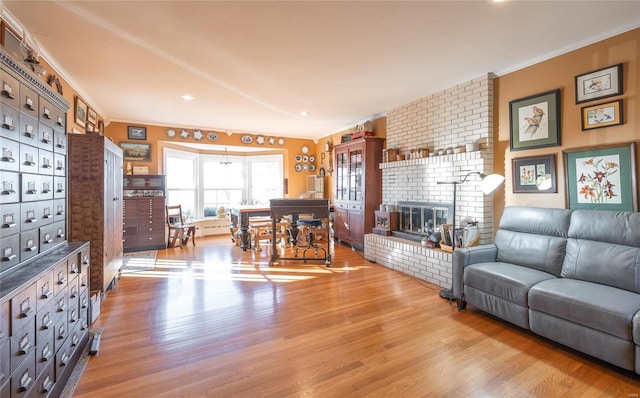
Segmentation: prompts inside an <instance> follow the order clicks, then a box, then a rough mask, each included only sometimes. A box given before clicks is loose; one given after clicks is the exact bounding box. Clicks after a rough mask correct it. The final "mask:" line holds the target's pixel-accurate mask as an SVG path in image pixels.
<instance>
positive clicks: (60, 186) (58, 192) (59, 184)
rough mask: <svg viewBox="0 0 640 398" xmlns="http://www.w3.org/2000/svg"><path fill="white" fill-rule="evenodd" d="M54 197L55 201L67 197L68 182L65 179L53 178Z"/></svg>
mask: <svg viewBox="0 0 640 398" xmlns="http://www.w3.org/2000/svg"><path fill="white" fill-rule="evenodd" d="M53 184H54V188H53V189H54V190H53V197H54V198H55V199H60V198H64V197H66V196H67V180H66V178H64V177H59V176H54V177H53Z"/></svg>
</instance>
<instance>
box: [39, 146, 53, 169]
mask: <svg viewBox="0 0 640 398" xmlns="http://www.w3.org/2000/svg"><path fill="white" fill-rule="evenodd" d="M38 159H39V160H40V168H39V170H40V174H46V175H53V167H54V164H55V163H54V162H53V152H52V151H50V150H45V149H40V150H39V151H38Z"/></svg>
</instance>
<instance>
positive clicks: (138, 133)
mask: <svg viewBox="0 0 640 398" xmlns="http://www.w3.org/2000/svg"><path fill="white" fill-rule="evenodd" d="M127 138H128V139H130V140H141V141H146V139H147V128H146V127H140V126H128V127H127Z"/></svg>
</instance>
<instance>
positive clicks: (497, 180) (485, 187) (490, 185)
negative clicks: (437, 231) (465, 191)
mask: <svg viewBox="0 0 640 398" xmlns="http://www.w3.org/2000/svg"><path fill="white" fill-rule="evenodd" d="M474 174H477V175H478V176H479V177H480V178H481V180H482V182H481V183H480V186H481V187H482V193H483V194H485V195H490V194H492V193H493V191H495V190H496V189H497V188H498V187H499V186H500V185H501V184H502V183H503V182H504V177H503V176H501V175H500V174H489V175H486V174H484V173H480V172H479V171H470V172H468V173H467V174H466V175H465V176H464V177H463V178H462V180H460V181H438V182H437V184H447V185H453V212H452V213H453V214H452V215H451V220H452V222H453V231H454V236H455V230H456V193H457V191H458V184H462V183H464V182H465V181H467V179H468V178H469V176H471V175H474ZM455 248H456V245H455V243H454V244H453V245H452V246H451V250H455ZM440 297H442V298H444V299H447V300H449V301H452V300H454V299H455V297H453V290H452V289H442V290H440Z"/></svg>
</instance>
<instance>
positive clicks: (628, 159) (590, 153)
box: [563, 142, 638, 211]
mask: <svg viewBox="0 0 640 398" xmlns="http://www.w3.org/2000/svg"><path fill="white" fill-rule="evenodd" d="M563 153H564V165H565V172H566V180H567V193H566V195H567V202H568V207H569V208H570V209H597V210H614V211H638V200H637V195H636V192H637V190H636V173H635V170H636V165H635V158H636V155H635V143H633V142H631V143H625V144H616V145H609V146H605V147H599V148H597V149H596V148H576V149H567V150H564V151H563Z"/></svg>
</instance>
